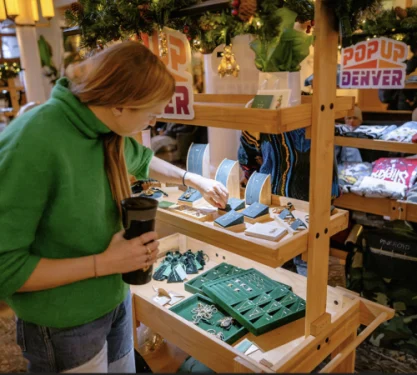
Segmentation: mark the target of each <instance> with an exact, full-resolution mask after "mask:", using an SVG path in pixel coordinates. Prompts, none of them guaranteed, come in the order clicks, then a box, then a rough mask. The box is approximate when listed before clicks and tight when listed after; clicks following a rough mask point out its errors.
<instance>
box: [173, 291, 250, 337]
mask: <svg viewBox="0 0 417 375" xmlns="http://www.w3.org/2000/svg"><path fill="white" fill-rule="evenodd" d="M199 303H203V304H205V305H215V304H214V302H213V301H212V300H211V299H209V298H208V297H205V296H202V295H201V294H194V295H193V296H191V297H188V298H187V299H185V300H183V301H182V302H180V303H178V304H176V305H175V306H173V307H171V308H170V310H171V311H172V312H174V313H176V314H178V315H179V316H181V317H182V318H184V319H186V320H188V321H189V322H193V315H195V314H194V313H193V312H192V310H193V309H194V308H196V307H197V306H198V304H199ZM215 306H216V308H217V312H216V313H214V314H213V316H212V318H211V319H210V321H211V322H212V324H209V323H207V322H206V321H204V320H200V322H199V323H198V324H196V327H199V328H201V329H203V330H204V331H206V332H207V331H208V330H209V329H214V330H215V331H216V332H223V335H224V340H223V341H224V342H226V343H228V344H233V343H234V342H236V341H237V340H239V339H240V338H241V337H242V336H244V335H245V334H246V333H247V332H248V331H247V330H246V329H245V328H244V327H243V326H242V325H241V324H240V323H239V322H237V321H236V320H235V321H234V323H233V324H232V326H231V327H230V328H229V329H228V330H227V329H225V328H222V327H220V325H219V324H217V322H218V321H219V320H220V319H223V318H225V317H228V316H230V315H228V314H227V313H226V312H225V311H224V310H223V309H222V308H221V307H220V306H217V305H215Z"/></svg>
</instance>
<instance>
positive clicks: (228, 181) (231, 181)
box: [214, 159, 240, 198]
mask: <svg viewBox="0 0 417 375" xmlns="http://www.w3.org/2000/svg"><path fill="white" fill-rule="evenodd" d="M239 173H240V168H239V163H238V162H237V161H235V160H230V159H224V160H223V161H222V162H221V163H220V165H219V167H218V168H217V171H216V176H215V178H214V179H215V180H216V181H219V182H221V183H222V184H223V185H224V186H225V187H226V188H227V190H228V191H229V197H230V198H240V179H239Z"/></svg>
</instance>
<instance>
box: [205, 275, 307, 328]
mask: <svg viewBox="0 0 417 375" xmlns="http://www.w3.org/2000/svg"><path fill="white" fill-rule="evenodd" d="M202 288H203V291H204V293H205V294H206V295H208V296H209V297H210V298H211V299H212V300H213V301H214V302H215V303H216V304H217V305H219V306H221V307H222V308H223V309H224V310H225V311H227V312H228V313H229V314H230V315H231V316H232V317H234V318H235V319H236V320H237V321H238V322H239V323H241V324H242V325H243V326H244V327H245V328H247V329H248V330H249V332H251V333H253V334H254V335H256V336H258V335H261V334H263V333H265V332H268V331H270V330H272V329H275V328H277V327H280V326H282V325H284V324H287V323H290V322H292V321H294V320H297V319H299V318H302V317H303V316H305V301H304V300H303V299H302V298H300V297H298V296H297V295H296V294H294V293H293V292H292V291H291V287H290V286H288V285H286V284H282V283H279V282H277V281H274V280H272V279H270V278H269V277H267V276H265V275H264V274H262V273H261V272H259V271H257V270H255V269H253V268H251V269H249V270H247V271H243V272H241V273H239V274H237V275H233V276H226V277H223V278H221V279H218V280H215V281H210V282H208V283H206V284H204V285H203V287H202Z"/></svg>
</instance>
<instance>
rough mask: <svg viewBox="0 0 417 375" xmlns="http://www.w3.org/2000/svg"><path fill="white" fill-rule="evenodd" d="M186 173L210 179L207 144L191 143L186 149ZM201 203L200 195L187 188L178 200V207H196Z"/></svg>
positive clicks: (194, 190)
mask: <svg viewBox="0 0 417 375" xmlns="http://www.w3.org/2000/svg"><path fill="white" fill-rule="evenodd" d="M187 172H191V173H195V174H198V175H200V176H203V177H206V178H210V147H209V145H208V144H200V143H192V144H191V146H190V148H189V149H188V155H187ZM202 201H203V196H202V195H201V193H200V192H199V191H198V190H196V189H193V188H191V187H188V188H187V190H186V191H185V193H184V194H182V195H181V196H180V197H179V198H178V204H179V205H187V206H191V207H195V206H197V205H198V204H199V203H201V202H202Z"/></svg>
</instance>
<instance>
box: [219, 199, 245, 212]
mask: <svg viewBox="0 0 417 375" xmlns="http://www.w3.org/2000/svg"><path fill="white" fill-rule="evenodd" d="M244 208H245V201H244V200H243V199H238V198H229V200H228V201H227V205H226V207H225V208H224V209H221V208H219V210H218V211H219V212H220V213H223V214H224V213H226V212H230V211H239V210H243V209H244Z"/></svg>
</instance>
